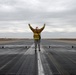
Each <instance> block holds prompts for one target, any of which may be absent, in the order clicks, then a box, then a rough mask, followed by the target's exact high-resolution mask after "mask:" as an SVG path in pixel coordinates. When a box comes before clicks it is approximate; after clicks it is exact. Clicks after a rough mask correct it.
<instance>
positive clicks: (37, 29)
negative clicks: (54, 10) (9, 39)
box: [28, 24, 45, 51]
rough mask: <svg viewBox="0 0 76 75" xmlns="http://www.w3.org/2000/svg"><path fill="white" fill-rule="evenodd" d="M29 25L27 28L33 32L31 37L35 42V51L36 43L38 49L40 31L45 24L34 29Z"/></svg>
mask: <svg viewBox="0 0 76 75" xmlns="http://www.w3.org/2000/svg"><path fill="white" fill-rule="evenodd" d="M28 25H29V28H30V29H31V30H32V32H33V38H34V43H35V51H36V50H37V45H38V49H39V51H40V40H41V35H40V33H41V32H42V31H43V29H44V28H45V24H44V26H43V27H42V28H40V29H39V28H38V27H36V28H35V29H34V28H33V27H32V26H31V25H30V24H28Z"/></svg>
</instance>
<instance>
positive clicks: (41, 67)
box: [37, 51, 45, 75]
mask: <svg viewBox="0 0 76 75" xmlns="http://www.w3.org/2000/svg"><path fill="white" fill-rule="evenodd" d="M37 53H38V75H45V74H44V70H43V66H42V62H41V58H40V52H39V51H37Z"/></svg>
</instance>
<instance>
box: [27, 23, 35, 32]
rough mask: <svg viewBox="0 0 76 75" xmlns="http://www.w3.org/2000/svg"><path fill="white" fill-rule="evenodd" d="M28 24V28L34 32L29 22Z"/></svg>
mask: <svg viewBox="0 0 76 75" xmlns="http://www.w3.org/2000/svg"><path fill="white" fill-rule="evenodd" d="M28 25H29V28H30V29H31V30H32V31H33V32H34V28H32V26H31V25H30V24H28Z"/></svg>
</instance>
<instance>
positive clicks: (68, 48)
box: [0, 40, 76, 75]
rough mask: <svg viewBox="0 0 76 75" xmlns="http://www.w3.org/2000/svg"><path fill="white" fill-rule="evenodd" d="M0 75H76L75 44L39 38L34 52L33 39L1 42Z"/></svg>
mask: <svg viewBox="0 0 76 75" xmlns="http://www.w3.org/2000/svg"><path fill="white" fill-rule="evenodd" d="M72 46H73V47H72ZM0 75H76V44H71V43H64V42H59V41H54V40H41V51H38V49H37V51H36V52H35V51H34V43H33V40H22V41H18V42H13V43H8V44H1V45H0Z"/></svg>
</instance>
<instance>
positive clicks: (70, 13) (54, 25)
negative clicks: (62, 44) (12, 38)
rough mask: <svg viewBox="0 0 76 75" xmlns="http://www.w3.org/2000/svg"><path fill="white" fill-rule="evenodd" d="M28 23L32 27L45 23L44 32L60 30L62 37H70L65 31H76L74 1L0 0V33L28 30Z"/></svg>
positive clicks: (75, 2) (75, 3) (75, 4)
mask: <svg viewBox="0 0 76 75" xmlns="http://www.w3.org/2000/svg"><path fill="white" fill-rule="evenodd" d="M28 23H31V24H32V25H33V26H34V27H35V26H36V25H39V26H40V27H42V25H43V24H44V23H46V28H45V31H44V32H46V31H47V32H52V33H53V32H54V33H56V32H58V33H59V32H60V33H59V34H61V33H62V34H63V33H65V36H64V37H67V36H66V35H68V36H69V37H70V36H71V35H69V33H67V32H70V34H72V33H75V32H76V30H75V28H76V25H75V24H76V1H75V0H67V1H66V0H48V1H46V0H31V1H30V0H28V1H27V0H0V34H1V33H2V32H6V31H7V32H8V33H9V32H11V31H12V32H26V31H28V32H30V30H29V28H28V25H27V24H28ZM2 29H4V30H5V31H4V30H2ZM25 30H26V31H25ZM9 35H10V34H9ZM73 35H75V34H73ZM46 36H47V35H45V37H46ZM52 36H54V35H52ZM59 36H60V35H59ZM47 37H48V36H47ZM54 37H55V36H54Z"/></svg>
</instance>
